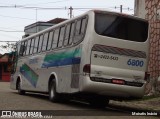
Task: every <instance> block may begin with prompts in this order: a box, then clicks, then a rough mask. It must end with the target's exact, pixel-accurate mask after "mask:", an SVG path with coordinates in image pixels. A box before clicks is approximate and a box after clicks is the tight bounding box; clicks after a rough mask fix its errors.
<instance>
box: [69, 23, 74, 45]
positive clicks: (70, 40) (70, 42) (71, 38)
mask: <svg viewBox="0 0 160 119" xmlns="http://www.w3.org/2000/svg"><path fill="white" fill-rule="evenodd" d="M74 31H75V22H73V23H71V30H70V36H69V42H68V44H69V45H70V44H72V42H73V37H74Z"/></svg>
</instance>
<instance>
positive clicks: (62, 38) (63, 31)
mask: <svg viewBox="0 0 160 119" xmlns="http://www.w3.org/2000/svg"><path fill="white" fill-rule="evenodd" d="M64 33H65V26H62V27H61V28H60V33H59V41H58V47H62V45H63V40H64Z"/></svg>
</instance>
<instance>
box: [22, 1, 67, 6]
mask: <svg viewBox="0 0 160 119" xmlns="http://www.w3.org/2000/svg"><path fill="white" fill-rule="evenodd" d="M66 1H70V0H59V1H55V2H44V3H36V4H25V5H22V6H31V5H40V4H50V3H59V2H66Z"/></svg>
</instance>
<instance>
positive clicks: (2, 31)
mask: <svg viewBox="0 0 160 119" xmlns="http://www.w3.org/2000/svg"><path fill="white" fill-rule="evenodd" d="M0 31H2V32H24V31H16V30H13V31H9V30H1V29H0Z"/></svg>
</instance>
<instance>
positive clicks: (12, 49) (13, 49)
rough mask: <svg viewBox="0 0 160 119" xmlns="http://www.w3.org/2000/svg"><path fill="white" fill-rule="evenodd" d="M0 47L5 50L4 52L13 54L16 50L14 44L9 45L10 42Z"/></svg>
mask: <svg viewBox="0 0 160 119" xmlns="http://www.w3.org/2000/svg"><path fill="white" fill-rule="evenodd" d="M0 47H1V48H2V49H4V50H6V52H8V53H9V52H13V51H15V49H16V45H15V43H11V42H6V44H5V45H0Z"/></svg>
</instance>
